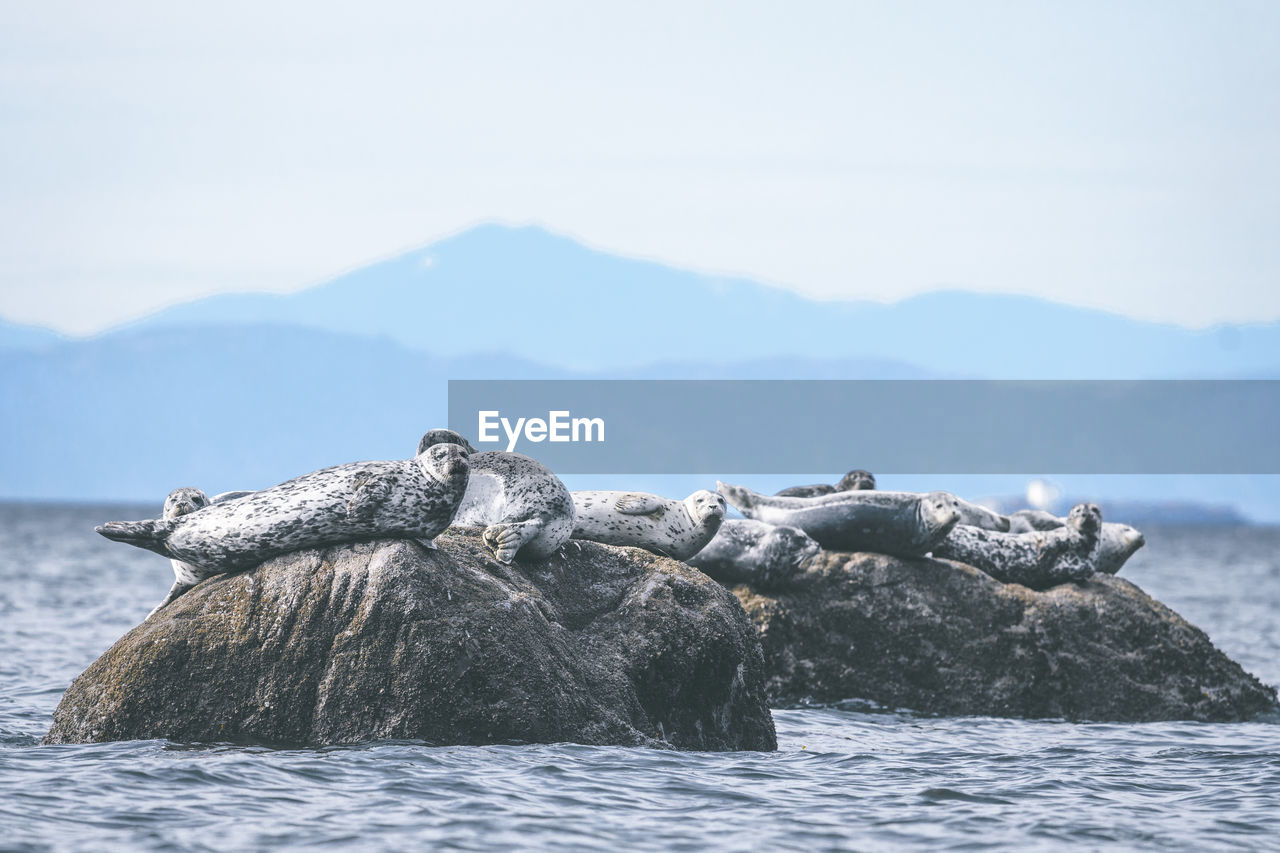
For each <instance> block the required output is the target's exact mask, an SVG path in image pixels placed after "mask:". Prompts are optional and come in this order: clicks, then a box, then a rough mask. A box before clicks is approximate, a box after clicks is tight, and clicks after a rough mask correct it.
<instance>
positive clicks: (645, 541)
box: [572, 489, 725, 560]
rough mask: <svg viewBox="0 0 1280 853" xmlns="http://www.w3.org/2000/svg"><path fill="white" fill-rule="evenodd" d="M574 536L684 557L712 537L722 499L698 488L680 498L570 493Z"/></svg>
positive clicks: (720, 514) (721, 511)
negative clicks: (574, 517) (682, 498)
mask: <svg viewBox="0 0 1280 853" xmlns="http://www.w3.org/2000/svg"><path fill="white" fill-rule="evenodd" d="M572 495H573V505H574V508H575V510H576V512H577V523H576V524H575V526H574V529H573V538H574V539H589V540H591V541H592V542H603V543H605V544H606V545H631V546H635V547H637V548H644V549H645V550H648V551H652V552H654V553H655V554H662V555H663V556H666V557H673V558H675V559H677V560H687V559H688V558H690V557H692V556H693V555H694V554H696V553H698V552H699V551H701V550H702V549H703V547H705V546H706V544H707V543H708V542H710V541H711V540H712V538H713V537H714V536H715V535H716V532H717V531H718V530H719V529H720V525H721V523H722V522H723V521H724V513H725V505H724V498H722V497H720V495H718V494H716V493H715V492H711V491H708V490H706V489H699V490H698V491H696V492H694V493H693V494H691V495H689V497H687V498H685V499H684V500H682V501H675V500H671V499H669V498H664V497H659V496H658V495H651V494H648V493H646V492H617V491H608V490H591V491H581V492H573V493H572Z"/></svg>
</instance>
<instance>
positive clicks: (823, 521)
mask: <svg viewBox="0 0 1280 853" xmlns="http://www.w3.org/2000/svg"><path fill="white" fill-rule="evenodd" d="M717 485H718V487H719V489H720V493H721V494H722V495H724V496H725V497H726V498H727V499H728V500H729V503H731V504H733V505H734V506H735V507H737V508H738V509H739V510H741V511H742V514H743V515H745V516H746V517H747V518H753V519H756V520H757V521H764V522H767V523H769V524H785V525H790V526H793V527H798V528H800V529H801V530H803V531H804V532H805V533H807V534H808V535H809V536H811V537H813V538H814V539H816V540H817V541H818V543H819V544H820V545H821V546H822V547H823V548H826V549H827V550H831V551H873V552H876V553H880V554H892V555H894V556H899V557H918V556H922V555H924V554H927V553H929V551H931V550H932V549H933V546H934V545H936V544H937V543H938V542H941V541H942V539H943V537H945V536H946V535H947V533H948V532H949V531H950V530H951V528H952V527H954V526H955V525H956V524H957V523H958V522H960V521H961V520H962V518H963V517H964V512H963V510H962V507H964V506H966V505H965V503H964V502H963V501H961V500H960V499H959V498H957V497H956V496H955V495H953V494H951V493H949V492H929V493H928V494H917V493H915V492H881V491H869V490H859V491H850V492H836V493H833V494H830V495H819V496H818V497H813V498H792V497H778V496H776V495H774V496H770V495H762V494H760V493H758V492H753V491H751V490H750V489H748V488H746V487H744V486H734V485H730V484H728V483H719V484H717ZM967 506H970V507H973V506H974V505H972V504H969V505H967ZM976 509H981V510H982V513H974V514H973V517H974V518H977V519H982V520H985V518H986V516H985V515H983V513H985V514H987V515H990V516H995V514H994V513H991V511H990V510H987V509H984V508H981V507H976Z"/></svg>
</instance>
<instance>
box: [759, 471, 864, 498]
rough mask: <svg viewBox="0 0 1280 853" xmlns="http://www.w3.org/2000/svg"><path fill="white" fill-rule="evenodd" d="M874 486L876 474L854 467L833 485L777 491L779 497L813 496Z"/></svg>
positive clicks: (792, 487) (796, 487)
mask: <svg viewBox="0 0 1280 853" xmlns="http://www.w3.org/2000/svg"><path fill="white" fill-rule="evenodd" d="M875 487H876V475H875V474H872V473H871V472H870V471H863V470H862V469H861V468H855V469H853V470H852V471H850V472H849V473H848V474H845V475H844V476H843V477H841V478H840V482H839V483H836V484H835V485H834V486H828V485H825V484H821V483H820V484H817V485H813V486H790V487H789V488H786V489H783V490H782V491H780V492H778V493H777V497H780V498H815V497H817V496H818V495H829V494H831V493H832V492H856V491H863V490H871V489H875Z"/></svg>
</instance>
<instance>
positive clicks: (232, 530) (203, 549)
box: [95, 445, 468, 603]
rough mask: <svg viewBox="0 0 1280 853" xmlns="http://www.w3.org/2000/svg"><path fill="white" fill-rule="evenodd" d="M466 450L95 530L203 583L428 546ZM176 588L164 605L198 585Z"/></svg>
mask: <svg viewBox="0 0 1280 853" xmlns="http://www.w3.org/2000/svg"><path fill="white" fill-rule="evenodd" d="M467 469H468V466H467V452H466V450H464V449H463V448H461V447H456V446H454V445H445V446H442V447H436V448H431V449H430V450H428V451H427V452H425V453H420V454H418V455H417V456H416V457H414V458H413V459H406V460H400V461H395V462H352V463H349V464H346V465H336V466H334V467H332V468H325V469H323V470H320V471H313V472H312V473H310V474H304V475H303V476H301V477H297V478H295V479H292V480H289V481H288V482H285V483H281V484H280V485H278V486H272V487H271V488H269V489H263V490H262V491H259V492H253V493H251V494H248V495H245V496H243V497H240V498H236V499H234V500H229V501H224V502H222V503H216V504H210V505H208V506H206V507H202V508H199V509H197V510H195V511H194V512H189V513H186V514H183V515H177V516H175V517H174V518H163V519H151V520H147V521H112V522H108V523H107V524H103V525H101V526H99V527H97V528H95V529H96V530H97V532H98V533H100V534H102V535H103V536H105V537H107V538H108V539H111V540H114V541H116V542H127V543H128V544H130V545H136V546H137V547H139V548H146V549H147V550H149V551H155V552H156V553H157V554H162V555H164V556H166V557H169V558H171V559H173V560H177V561H181V562H182V563H184V564H185V565H186V566H189V567H190V568H192V569H193V570H194V572H193V574H194V575H197V576H198V577H194V578H192V579H193V580H194V581H195V582H197V583H198V582H199V581H201V580H203V579H205V578H207V577H210V576H212V575H216V574H221V573H223V572H234V571H238V570H241V569H248V568H252V567H254V566H256V565H258V564H259V563H262V562H263V561H264V560H267V559H269V558H271V557H275V556H278V555H280V554H285V553H288V552H290V551H299V550H302V549H304V548H321V547H325V546H328V545H339V544H342V543H345V542H363V541H367V540H371V539H385V538H412V539H418V540H419V541H421V542H422V543H423V544H424V545H425V546H426V547H434V545H433V544H432V542H431V540H432V539H434V538H435V536H436V535H437V534H439V533H440V532H441V531H442V530H444V529H445V528H446V527H448V526H449V522H450V520H451V519H452V518H453V515H454V513H455V512H456V511H457V509H458V505H459V503H461V501H462V495H463V493H464V492H465V490H466V487H467ZM179 581H180V583H176V584H174V589H172V590H170V593H169V598H168V599H167V601H166V603H167V602H169V601H173V599H175V598H177V597H178V596H180V595H182V594H183V593H184V592H186V591H187V590H188V589H190V588H191V586H194V583H193V584H186V583H185V582H182V581H183V579H182V578H179Z"/></svg>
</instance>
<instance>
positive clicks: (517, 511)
mask: <svg viewBox="0 0 1280 853" xmlns="http://www.w3.org/2000/svg"><path fill="white" fill-rule="evenodd" d="M441 445H456V446H458V447H462V448H465V449H468V450H469V460H470V463H471V478H470V480H469V482H468V483H467V492H466V495H465V496H464V497H463V498H462V505H461V506H460V507H459V508H458V514H457V515H456V516H455V517H454V523H455V524H477V525H482V526H483V527H484V533H483V534H482V536H481V538H482V539H483V541H484V544H485V546H486V547H488V548H489V550H491V551H492V552H493V556H494V557H495V558H496V559H497V560H498V561H499V562H502V563H510V562H511V561H512V560H514V559H515V558H516V555H517V554H518V555H519V556H521V557H524V558H533V559H541V558H543V557H550V556H551V555H552V554H554V553H555V552H556V551H557V550H559V548H560V546H561V545H563V544H564V543H566V542H568V541H569V537H570V536H571V535H572V534H573V524H574V508H573V499H572V498H570V497H569V490H568V489H566V488H565V485H564V483H562V482H560V478H559V477H557V476H556V475H555V474H554V473H552V471H551V469H550V468H548V467H547V466H545V465H543V464H542V463H541V462H538V461H537V460H536V459H530V458H529V457H528V456H525V455H524V454H522V453H510V452H507V451H505V450H484V451H473V450H470V448H471V444H470V443H469V442H468V441H467V440H466V439H465V438H463V437H462V436H461V435H459V434H458V433H456V432H454V431H453V430H449V429H433V430H431V431H430V432H428V433H427V434H426V435H424V436H423V437H422V441H420V442H419V443H418V452H420V453H421V452H422V451H423V450H425V449H426V448H428V447H433V446H441Z"/></svg>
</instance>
